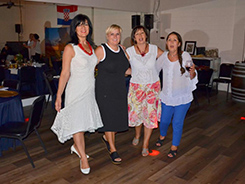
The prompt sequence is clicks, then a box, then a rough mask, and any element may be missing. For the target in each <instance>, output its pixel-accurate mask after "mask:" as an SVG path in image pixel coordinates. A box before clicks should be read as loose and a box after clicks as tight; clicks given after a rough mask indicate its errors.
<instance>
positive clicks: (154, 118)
mask: <svg viewBox="0 0 245 184" xmlns="http://www.w3.org/2000/svg"><path fill="white" fill-rule="evenodd" d="M147 37H148V36H147V30H146V28H145V27H143V26H136V27H135V28H134V29H133V30H132V33H131V40H132V42H133V43H134V45H133V46H132V47H129V48H128V49H127V50H126V52H127V54H128V55H129V62H130V65H131V69H132V73H131V75H132V78H131V79H130V86H129V93H128V116H129V126H130V127H135V137H134V139H133V141H132V144H133V145H135V146H136V145H138V143H139V138H140V134H141V128H142V124H143V125H144V141H143V148H142V156H147V155H148V154H149V151H148V145H149V140H150V137H151V133H152V130H153V129H154V128H157V127H158V120H160V116H161V114H160V113H161V105H160V99H159V93H160V90H161V89H160V88H161V87H160V80H159V73H158V72H157V68H156V59H157V58H158V57H159V56H160V55H161V54H162V53H163V51H162V50H161V49H159V48H158V47H157V46H156V45H152V44H149V43H147Z"/></svg>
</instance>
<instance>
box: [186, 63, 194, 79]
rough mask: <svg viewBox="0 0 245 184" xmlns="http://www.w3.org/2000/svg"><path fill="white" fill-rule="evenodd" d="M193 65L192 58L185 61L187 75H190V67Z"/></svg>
mask: <svg viewBox="0 0 245 184" xmlns="http://www.w3.org/2000/svg"><path fill="white" fill-rule="evenodd" d="M192 66H193V61H192V60H187V61H186V63H185V68H186V70H187V72H186V75H185V76H186V77H190V73H189V71H190V67H192Z"/></svg>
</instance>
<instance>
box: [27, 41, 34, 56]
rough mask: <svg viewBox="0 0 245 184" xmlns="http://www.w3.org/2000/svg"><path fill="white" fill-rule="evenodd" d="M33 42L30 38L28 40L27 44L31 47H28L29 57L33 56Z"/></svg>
mask: <svg viewBox="0 0 245 184" xmlns="http://www.w3.org/2000/svg"><path fill="white" fill-rule="evenodd" d="M33 44H34V41H33V40H31V41H28V43H27V45H28V46H30V47H31V48H29V49H28V50H29V56H30V57H29V58H31V56H34V55H35V49H34V48H33Z"/></svg>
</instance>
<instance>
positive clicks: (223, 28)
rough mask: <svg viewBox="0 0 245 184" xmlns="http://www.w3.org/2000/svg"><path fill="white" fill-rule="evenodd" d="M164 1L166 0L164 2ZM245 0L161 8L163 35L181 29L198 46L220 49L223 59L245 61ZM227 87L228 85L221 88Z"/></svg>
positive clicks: (161, 32)
mask: <svg viewBox="0 0 245 184" xmlns="http://www.w3.org/2000/svg"><path fill="white" fill-rule="evenodd" d="M161 2H162V1H161ZM244 10H245V1H244V0H216V1H212V2H207V3H202V4H197V5H191V6H187V7H182V8H176V9H171V10H161V9H159V11H160V22H159V26H158V27H159V29H158V32H160V33H159V34H160V35H163V36H165V37H166V36H167V34H168V33H169V32H171V31H177V32H179V33H180V34H181V35H182V37H183V42H185V41H197V46H205V47H206V48H218V49H219V55H220V57H221V62H229V63H235V62H236V61H237V60H239V61H241V60H242V55H243V49H244V48H243V44H244V30H245V11H244ZM219 89H221V90H225V89H226V86H222V85H221V87H220V88H219Z"/></svg>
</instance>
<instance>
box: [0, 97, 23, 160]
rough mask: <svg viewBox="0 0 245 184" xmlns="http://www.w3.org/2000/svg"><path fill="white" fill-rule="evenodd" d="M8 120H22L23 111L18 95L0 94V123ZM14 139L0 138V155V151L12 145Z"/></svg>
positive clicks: (0, 152) (0, 153)
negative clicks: (3, 95) (6, 95)
mask: <svg viewBox="0 0 245 184" xmlns="http://www.w3.org/2000/svg"><path fill="white" fill-rule="evenodd" d="M8 121H22V122H23V121H24V112H23V107H22V102H21V98H20V95H17V96H14V97H1V96H0V125H2V124H4V123H6V122H8ZM14 141H15V140H13V139H6V138H1V139H0V156H1V155H2V151H5V150H8V149H9V148H10V147H13V145H14ZM16 145H17V144H16Z"/></svg>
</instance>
